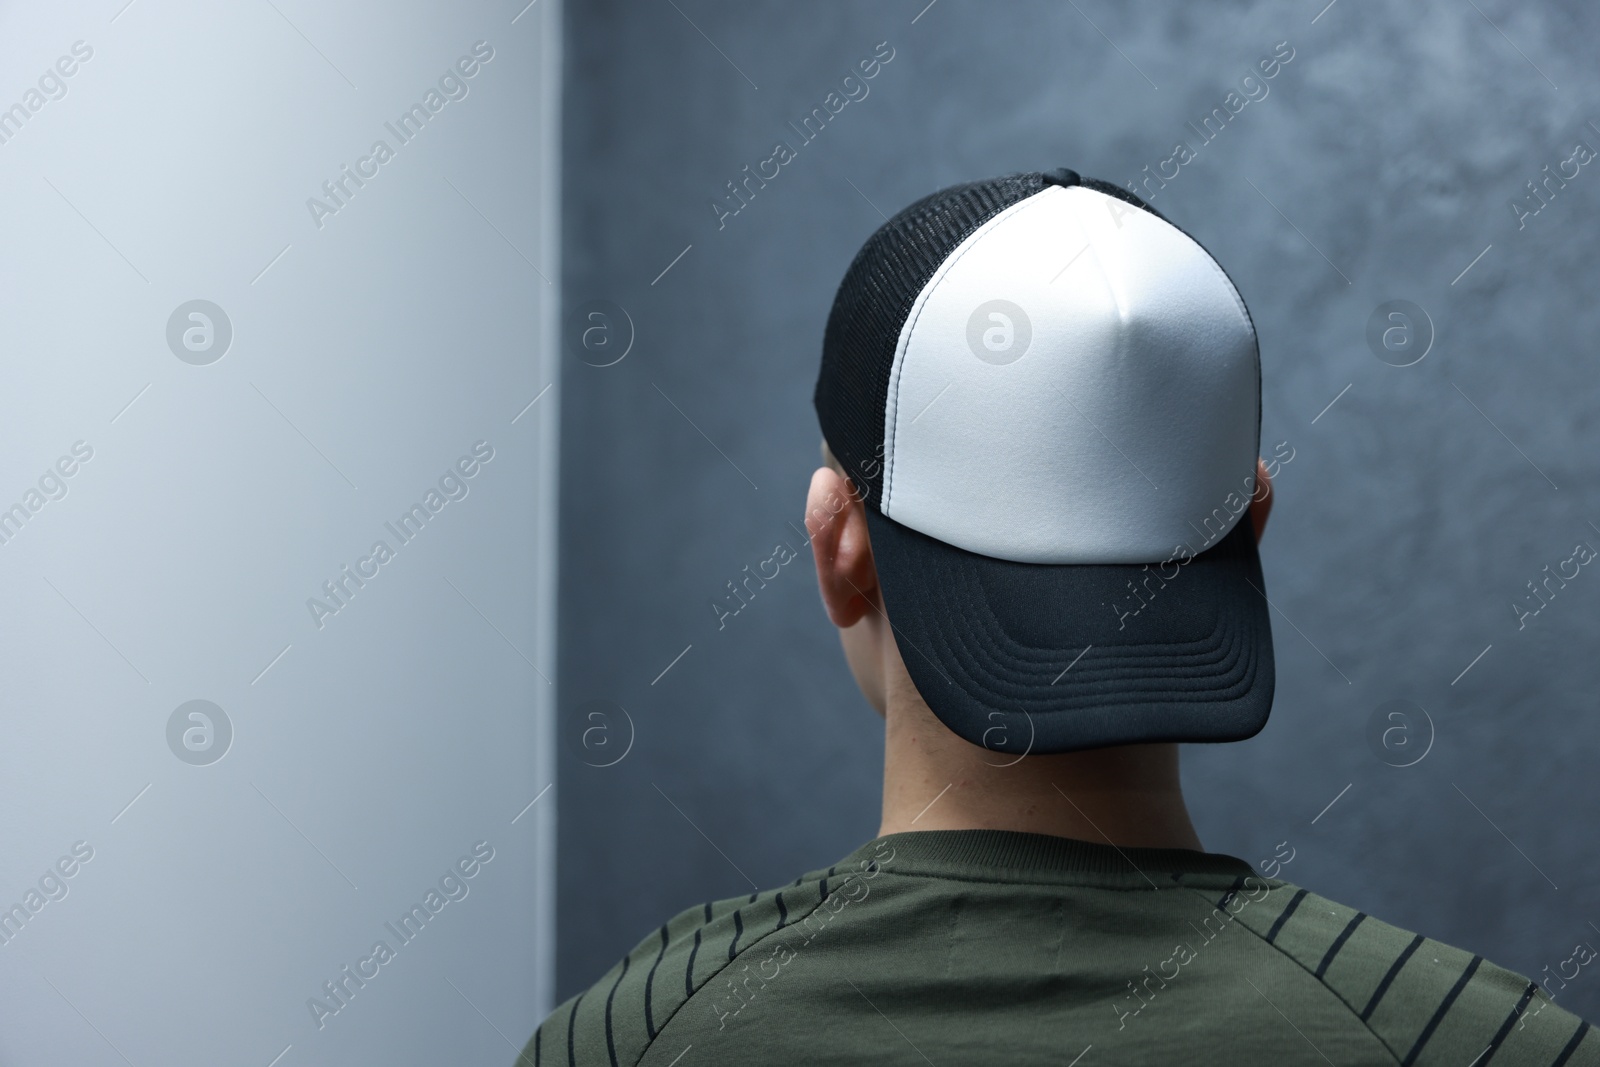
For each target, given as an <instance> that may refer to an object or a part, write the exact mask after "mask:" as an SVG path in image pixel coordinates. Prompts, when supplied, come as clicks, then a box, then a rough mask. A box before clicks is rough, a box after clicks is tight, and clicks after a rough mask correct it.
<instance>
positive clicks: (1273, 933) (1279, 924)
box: [1267, 889, 1306, 945]
mask: <svg viewBox="0 0 1600 1067" xmlns="http://www.w3.org/2000/svg"><path fill="white" fill-rule="evenodd" d="M1305 898H1306V891H1305V890H1304V889H1302V890H1300V891H1299V892H1298V893H1296V894H1295V895H1294V896H1292V897H1290V898H1289V903H1288V906H1286V907H1285V908H1284V909H1283V913H1282V914H1281V915H1279V916H1278V918H1277V920H1276V921H1275V922H1273V924H1272V929H1270V930H1268V931H1267V944H1269V945H1270V944H1272V942H1274V941H1276V940H1277V938H1278V931H1279V930H1282V929H1283V924H1284V923H1286V922H1288V921H1289V916H1291V915H1293V914H1294V909H1296V908H1298V907H1299V906H1300V902H1301V901H1302V900H1304V899H1305Z"/></svg>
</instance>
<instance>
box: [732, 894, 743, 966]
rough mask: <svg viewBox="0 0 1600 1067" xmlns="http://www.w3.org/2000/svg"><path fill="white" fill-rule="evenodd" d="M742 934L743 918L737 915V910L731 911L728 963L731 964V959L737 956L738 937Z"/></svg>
mask: <svg viewBox="0 0 1600 1067" xmlns="http://www.w3.org/2000/svg"><path fill="white" fill-rule="evenodd" d="M743 933H744V916H742V915H740V914H739V909H738V908H734V909H733V940H732V941H730V942H728V962H729V963H732V962H733V957H735V956H737V955H738V954H739V936H740V935H741V934H743Z"/></svg>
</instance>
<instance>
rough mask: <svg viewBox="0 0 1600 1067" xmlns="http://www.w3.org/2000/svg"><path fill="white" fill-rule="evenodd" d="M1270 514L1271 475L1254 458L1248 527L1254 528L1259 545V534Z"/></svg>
mask: <svg viewBox="0 0 1600 1067" xmlns="http://www.w3.org/2000/svg"><path fill="white" fill-rule="evenodd" d="M1271 513H1272V475H1270V474H1268V473H1267V465H1266V464H1265V463H1263V462H1262V461H1261V458H1260V457H1259V456H1258V457H1257V458H1256V491H1255V494H1254V495H1253V496H1252V497H1251V498H1250V525H1252V526H1253V527H1255V531H1256V543H1257V544H1260V543H1261V532H1262V531H1263V530H1265V529H1266V528H1267V516H1268V515H1270V514H1271Z"/></svg>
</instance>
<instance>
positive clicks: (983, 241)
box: [815, 169, 1273, 753]
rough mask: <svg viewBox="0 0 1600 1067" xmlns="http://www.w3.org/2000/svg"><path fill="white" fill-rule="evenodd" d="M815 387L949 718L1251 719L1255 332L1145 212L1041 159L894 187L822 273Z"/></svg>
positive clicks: (1229, 724) (1261, 698) (1263, 608)
mask: <svg viewBox="0 0 1600 1067" xmlns="http://www.w3.org/2000/svg"><path fill="white" fill-rule="evenodd" d="M815 403H816V409H817V415H818V418H819V420H820V422H821V426H822V433H823V437H824V439H825V440H826V441H827V442H828V445H829V448H830V449H831V450H832V452H833V454H834V455H835V456H836V457H837V458H838V459H839V461H840V463H841V464H842V465H843V466H844V468H845V470H846V472H847V473H848V474H849V476H850V478H851V481H852V482H853V483H854V484H855V486H856V490H857V492H858V493H860V494H861V496H862V498H863V500H864V503H865V507H866V515H867V525H868V530H869V534H870V536H871V540H872V549H873V555H874V558H875V561H876V564H877V569H878V579H879V584H880V587H881V589H882V592H883V598H884V604H885V609H886V614H887V616H888V619H889V622H890V624H891V626H892V628H893V632H894V635H895V640H896V643H897V645H898V646H899V650H900V654H901V658H902V659H903V660H904V661H905V665H906V669H907V671H908V672H909V674H910V676H911V679H912V681H913V683H915V685H916V687H917V690H918V692H919V693H920V694H921V695H922V697H923V699H924V700H926V701H927V704H928V706H929V707H930V708H931V709H932V710H933V713H934V714H935V715H936V716H938V718H939V719H940V721H941V722H943V723H944V724H945V725H946V726H947V727H949V728H950V729H951V730H952V731H954V732H955V733H956V734H958V735H959V736H961V737H962V738H965V739H966V740H967V741H970V742H972V743H973V744H977V745H982V746H984V747H985V748H988V749H991V750H994V751H997V752H1016V753H1025V752H1032V753H1054V752H1069V751H1074V750H1079V749H1090V748H1099V747H1104V746H1107V745H1119V744H1131V743H1136V742H1154V741H1234V740H1241V739H1244V738H1247V737H1250V736H1252V735H1253V734H1255V733H1256V732H1258V731H1259V730H1260V729H1261V728H1262V726H1263V725H1265V723H1266V719H1267V714H1268V712H1269V710H1270V709H1271V705H1272V689H1273V657H1272V632H1271V624H1270V619H1269V618H1268V604H1267V600H1266V592H1265V589H1266V587H1265V584H1264V583H1263V581H1262V578H1261V564H1260V560H1259V558H1258V556H1257V554H1256V543H1255V533H1254V529H1253V527H1252V525H1251V523H1250V521H1249V520H1248V518H1247V517H1246V513H1247V511H1248V508H1249V504H1250V500H1251V497H1252V495H1253V493H1254V492H1255V488H1256V484H1255V474H1256V457H1257V455H1258V453H1259V450H1260V449H1259V446H1260V427H1261V364H1260V356H1259V351H1258V349H1257V344H1256V334H1255V327H1254V325H1253V324H1252V322H1251V319H1250V314H1249V312H1248V310H1246V308H1245V305H1244V301H1243V299H1241V297H1240V296H1239V293H1238V290H1237V289H1236V288H1235V287H1234V285H1233V282H1232V281H1231V280H1230V279H1229V277H1228V275H1227V273H1226V272H1225V271H1224V270H1223V269H1222V267H1221V266H1220V265H1219V264H1218V263H1217V261H1216V260H1215V259H1213V258H1212V256H1211V255H1210V253H1208V252H1207V251H1206V250H1205V249H1204V248H1203V247H1201V245H1200V244H1199V242H1197V241H1195V240H1194V238H1192V237H1190V236H1189V235H1188V234H1187V233H1185V232H1184V231H1183V230H1181V229H1179V228H1178V227H1177V226H1174V225H1173V224H1172V223H1170V222H1168V221H1167V219H1166V218H1165V217H1163V216H1162V215H1161V214H1160V213H1159V212H1157V211H1156V210H1155V209H1154V208H1151V207H1150V206H1149V205H1147V204H1145V203H1144V202H1143V201H1142V200H1140V199H1139V198H1138V197H1137V196H1135V195H1134V194H1132V193H1130V192H1128V191H1127V190H1125V189H1122V188H1120V187H1118V186H1115V185H1112V184H1110V183H1108V182H1103V181H1098V180H1096V179H1092V178H1083V177H1080V176H1079V175H1078V174H1077V173H1076V172H1074V171H1071V170H1066V169H1061V170H1054V171H1049V172H1043V173H1029V174H1014V175H1010V176H1007V177H1002V178H995V179H991V180H987V181H979V182H972V183H968V184H964V185H957V186H953V187H951V188H948V189H943V190H941V191H939V192H936V193H934V194H932V195H931V196H928V197H925V198H923V199H922V200H919V201H917V202H916V203H914V204H912V205H911V206H910V207H908V208H906V209H905V210H903V211H901V212H900V213H899V214H898V215H896V216H895V217H894V218H892V219H890V220H889V221H888V222H886V223H884V224H883V226H881V227H880V228H879V229H878V230H877V232H876V233H874V234H873V235H872V236H871V237H870V238H869V239H868V240H867V242H866V244H865V245H863V246H862V248H861V250H860V252H858V253H857V254H856V257H855V260H854V261H853V262H852V263H851V265H850V267H849V270H848V271H847V272H846V273H845V276H844V280H843V282H842V283H841V284H840V286H839V291H838V294H837V296H836V297H835V299H834V303H833V309H832V311H831V313H830V315H829V317H828V324H827V329H826V331H825V334H824V337H823V346H822V368H821V373H820V374H819V376H818V379H817V388H816V395H815Z"/></svg>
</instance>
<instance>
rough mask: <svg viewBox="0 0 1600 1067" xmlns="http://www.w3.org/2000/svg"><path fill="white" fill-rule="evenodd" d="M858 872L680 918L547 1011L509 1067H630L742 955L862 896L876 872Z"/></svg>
mask: <svg viewBox="0 0 1600 1067" xmlns="http://www.w3.org/2000/svg"><path fill="white" fill-rule="evenodd" d="M859 866H860V868H861V869H857V868H856V867H854V866H852V867H851V868H850V869H846V868H845V867H843V866H837V867H829V868H827V869H826V870H816V871H811V872H808V873H806V874H803V875H801V876H800V877H799V878H797V879H795V880H794V881H793V882H790V883H789V884H788V885H785V886H783V887H781V888H778V889H768V890H765V891H761V892H755V893H750V894H748V895H746V896H742V897H729V898H727V899H725V900H715V901H708V902H706V903H704V904H698V905H696V906H694V907H692V908H686V909H684V910H683V911H681V912H679V913H678V914H677V915H675V916H673V917H672V918H671V919H669V920H667V922H665V923H663V924H662V925H661V927H660V928H659V929H657V930H655V931H654V932H652V933H651V934H650V935H648V936H647V937H645V938H644V939H643V940H641V941H640V942H639V943H638V944H637V945H635V946H634V947H633V949H632V950H631V951H629V952H628V954H627V955H626V956H624V957H623V958H622V959H621V960H619V961H618V962H617V963H616V965H614V966H613V967H612V968H611V969H610V970H609V971H607V972H606V973H605V974H604V975H602V976H601V978H600V980H599V981H597V982H596V983H595V984H594V985H592V986H590V987H589V988H588V989H586V990H584V991H583V992H582V993H579V994H578V995H577V996H574V997H572V998H571V999H569V1000H567V1001H566V1002H564V1003H562V1004H561V1005H559V1006H558V1007H557V1008H556V1009H555V1010H554V1011H553V1012H551V1013H550V1016H549V1017H548V1018H547V1019H546V1020H545V1021H544V1022H543V1023H542V1024H541V1025H540V1027H539V1029H538V1030H536V1031H534V1035H533V1037H532V1038H531V1039H530V1040H529V1041H528V1044H527V1047H526V1048H525V1049H523V1052H522V1056H521V1057H520V1058H519V1059H518V1061H517V1064H518V1067H524V1065H531V1064H535V1063H538V1064H542V1063H544V1062H546V1061H545V1057H549V1056H555V1057H557V1058H556V1059H555V1060H554V1062H558V1063H559V1062H567V1063H573V1064H578V1065H586V1064H617V1063H628V1064H634V1063H638V1062H639V1061H640V1059H641V1058H642V1057H643V1056H644V1054H645V1052H646V1051H648V1050H649V1048H650V1046H651V1045H652V1044H653V1043H654V1042H655V1041H656V1039H657V1037H659V1036H660V1035H661V1032H662V1030H663V1029H664V1028H665V1027H666V1025H667V1023H668V1022H669V1021H670V1020H671V1019H672V1017H673V1016H674V1015H676V1014H677V1013H678V1011H679V1010H681V1009H682V1008H683V1007H684V1005H686V1004H687V1003H688V1002H689V999H690V998H691V997H693V996H694V995H695V994H696V993H697V992H700V991H701V990H703V989H705V987H707V986H708V985H709V984H710V983H711V982H712V981H713V980H715V979H717V978H718V977H719V976H721V975H722V974H723V972H724V971H726V970H727V969H728V968H729V967H730V966H735V961H736V960H738V961H739V962H738V964H737V967H739V968H743V969H749V968H750V967H751V966H753V964H751V963H750V962H748V960H741V959H740V957H741V956H743V955H745V954H746V953H747V950H749V949H750V948H751V946H753V945H755V944H756V943H757V942H758V941H763V940H765V939H767V938H768V937H770V936H771V935H773V934H776V933H779V932H782V931H785V930H789V929H791V928H795V929H796V936H798V937H800V938H801V939H802V940H803V939H804V938H806V937H810V936H814V932H815V927H816V924H817V923H818V922H819V921H821V918H822V917H828V916H831V915H832V914H835V913H836V912H837V911H838V910H839V909H841V908H842V907H844V906H846V905H847V904H848V903H849V902H850V901H851V900H852V899H856V898H859V897H860V896H862V895H863V892H862V891H863V890H864V889H865V888H866V886H865V884H864V883H865V882H866V881H867V880H870V879H873V878H875V877H877V875H878V873H879V869H880V868H879V864H878V863H876V862H870V863H865V862H864V863H863V864H861V865H859ZM780 940H782V941H783V947H784V950H785V951H792V950H790V949H789V948H788V945H789V944H790V940H789V939H780ZM761 962H762V963H765V962H767V961H766V960H765V958H763V960H762V961H761ZM774 965H779V964H776V963H775V964H774ZM722 999H723V1000H727V998H722ZM741 1003H742V1002H740V1001H730V1002H729V1003H728V1004H726V1005H723V1004H721V1003H720V1002H719V1001H713V1002H712V1007H713V1010H723V1011H732V1012H737V1011H738V1009H739V1005H740V1004H741ZM561 1057H566V1058H565V1059H564V1060H563V1059H561ZM668 1058H669V1059H670V1057H668Z"/></svg>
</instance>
